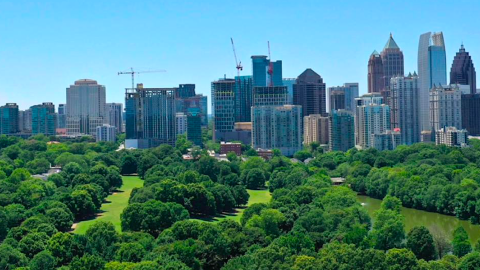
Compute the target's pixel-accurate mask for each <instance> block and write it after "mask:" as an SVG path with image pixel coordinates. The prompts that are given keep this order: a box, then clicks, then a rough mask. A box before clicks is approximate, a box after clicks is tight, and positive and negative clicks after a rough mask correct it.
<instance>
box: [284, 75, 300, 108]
mask: <svg viewBox="0 0 480 270" xmlns="http://www.w3.org/2000/svg"><path fill="white" fill-rule="evenodd" d="M296 80H297V79H296V78H283V80H282V83H283V86H286V87H287V104H293V85H294V84H295V82H296Z"/></svg>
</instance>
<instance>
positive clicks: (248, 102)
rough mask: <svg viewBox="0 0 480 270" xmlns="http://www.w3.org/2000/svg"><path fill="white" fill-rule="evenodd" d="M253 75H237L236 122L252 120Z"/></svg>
mask: <svg viewBox="0 0 480 270" xmlns="http://www.w3.org/2000/svg"><path fill="white" fill-rule="evenodd" d="M252 103H253V77H252V76H236V77H235V122H250V121H251V118H252V113H251V111H250V109H251V107H252V106H253V104H252Z"/></svg>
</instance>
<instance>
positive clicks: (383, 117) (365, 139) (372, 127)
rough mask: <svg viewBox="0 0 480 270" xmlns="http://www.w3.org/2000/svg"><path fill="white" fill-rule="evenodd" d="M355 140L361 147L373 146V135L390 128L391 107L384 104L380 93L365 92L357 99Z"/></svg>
mask: <svg viewBox="0 0 480 270" xmlns="http://www.w3.org/2000/svg"><path fill="white" fill-rule="evenodd" d="M355 101H356V103H357V109H356V116H355V137H356V139H355V141H356V144H357V145H358V146H360V147H361V148H363V149H365V148H370V147H373V144H372V135H374V134H383V133H385V131H387V130H390V107H389V106H388V105H386V104H383V97H382V96H381V95H380V94H378V93H369V94H365V95H363V96H361V97H359V98H356V99H355Z"/></svg>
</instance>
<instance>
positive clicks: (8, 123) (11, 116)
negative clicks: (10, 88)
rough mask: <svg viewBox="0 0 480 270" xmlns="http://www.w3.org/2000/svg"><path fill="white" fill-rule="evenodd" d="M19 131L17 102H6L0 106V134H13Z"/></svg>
mask: <svg viewBox="0 0 480 270" xmlns="http://www.w3.org/2000/svg"><path fill="white" fill-rule="evenodd" d="M19 131H20V128H19V125H18V105H17V103H7V104H5V105H4V106H1V107H0V134H7V135H8V134H15V133H17V132H19Z"/></svg>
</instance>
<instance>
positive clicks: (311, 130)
mask: <svg viewBox="0 0 480 270" xmlns="http://www.w3.org/2000/svg"><path fill="white" fill-rule="evenodd" d="M329 130H330V129H329V127H328V117H326V116H322V115H321V114H310V115H309V116H305V117H303V144H304V145H308V144H311V143H313V142H317V143H319V144H328V137H329Z"/></svg>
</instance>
